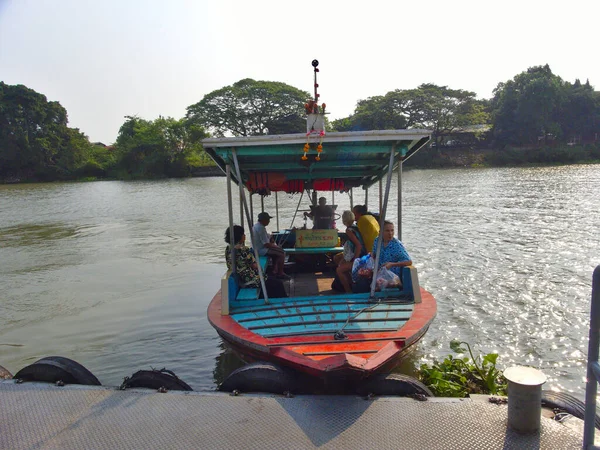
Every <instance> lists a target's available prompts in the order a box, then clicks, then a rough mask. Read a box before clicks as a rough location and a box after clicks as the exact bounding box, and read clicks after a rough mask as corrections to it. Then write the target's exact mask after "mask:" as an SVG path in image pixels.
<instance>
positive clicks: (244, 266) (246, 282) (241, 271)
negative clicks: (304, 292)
mask: <svg viewBox="0 0 600 450" xmlns="http://www.w3.org/2000/svg"><path fill="white" fill-rule="evenodd" d="M233 239H234V240H235V245H234V248H235V271H236V273H237V274H238V277H239V280H240V284H241V286H240V288H246V287H256V288H261V292H260V298H263V297H264V296H263V293H262V287H261V284H260V277H259V275H258V264H257V263H256V258H254V255H253V254H252V251H250V249H249V248H248V247H246V235H245V234H244V227H241V226H239V225H234V226H233ZM230 240H231V234H230V230H229V227H228V228H227V229H226V230H225V242H227V244H228V245H227V249H226V250H225V260H226V261H227V269H229V270H231V247H230V245H229V244H230ZM264 277H265V286H266V288H267V295H268V296H269V297H270V298H283V297H287V296H288V295H287V292H286V291H285V287H284V286H283V282H282V281H281V280H278V279H277V278H275V277H268V276H267V275H266V274H265V275H264Z"/></svg>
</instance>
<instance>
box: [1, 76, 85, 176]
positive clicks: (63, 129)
mask: <svg viewBox="0 0 600 450" xmlns="http://www.w3.org/2000/svg"><path fill="white" fill-rule="evenodd" d="M89 146H90V143H89V141H88V139H87V137H85V136H84V135H83V134H82V133H81V132H79V130H77V129H75V128H69V127H68V126H67V111H66V110H65V109H64V108H63V107H62V106H61V105H60V103H58V102H49V101H48V100H47V99H46V97H45V96H44V95H42V94H39V93H37V92H35V91H34V90H32V89H29V88H27V87H25V86H23V85H16V86H10V85H7V84H5V83H3V82H0V178H18V179H37V180H53V179H66V178H72V177H73V176H74V174H75V173H76V172H77V170H78V169H79V167H80V166H81V165H82V164H84V162H85V154H86V152H87V151H88V149H89Z"/></svg>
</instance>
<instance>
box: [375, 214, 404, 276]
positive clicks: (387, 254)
mask: <svg viewBox="0 0 600 450" xmlns="http://www.w3.org/2000/svg"><path fill="white" fill-rule="evenodd" d="M378 241H379V236H378V237H377V238H376V239H375V242H374V243H373V254H372V255H373V258H375V256H376V252H377V242H378ZM410 265H412V261H411V259H410V256H408V252H407V251H406V249H405V248H404V245H403V244H402V242H400V241H399V240H398V239H397V238H395V237H394V224H393V223H392V222H390V221H389V220H386V221H385V222H384V223H383V242H382V245H381V256H380V257H379V267H385V268H386V269H389V270H391V271H392V272H394V273H395V274H396V275H398V277H399V278H400V279H402V267H404V266H410Z"/></svg>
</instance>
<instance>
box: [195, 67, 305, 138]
mask: <svg viewBox="0 0 600 450" xmlns="http://www.w3.org/2000/svg"><path fill="white" fill-rule="evenodd" d="M309 97H310V94H309V93H308V92H304V91H301V90H299V89H296V88H295V87H292V86H289V85H287V84H285V83H280V82H275V81H255V80H252V79H250V78H246V79H243V80H240V81H238V82H237V83H234V84H233V85H231V86H225V87H223V88H221V89H218V90H216V91H213V92H211V93H210V94H207V95H205V96H204V98H203V99H202V100H200V101H199V102H198V103H195V104H193V105H191V106H189V107H188V108H187V115H186V118H187V119H188V121H190V122H192V123H195V124H198V125H201V126H203V127H204V128H205V129H208V130H210V131H211V132H212V133H213V134H214V135H216V136H224V135H226V134H233V135H234V136H253V135H261V134H267V133H269V134H275V133H299V132H303V131H304V129H305V126H306V122H305V120H304V119H303V105H304V102H305V101H306V99H307V98H309Z"/></svg>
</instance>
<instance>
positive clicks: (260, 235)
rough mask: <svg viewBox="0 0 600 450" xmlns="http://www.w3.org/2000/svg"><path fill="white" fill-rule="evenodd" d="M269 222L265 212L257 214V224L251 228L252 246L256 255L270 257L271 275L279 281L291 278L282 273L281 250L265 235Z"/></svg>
mask: <svg viewBox="0 0 600 450" xmlns="http://www.w3.org/2000/svg"><path fill="white" fill-rule="evenodd" d="M270 222H271V216H270V215H269V214H268V213H266V212H264V211H263V212H261V213H260V214H258V222H256V223H255V224H254V226H253V227H252V235H253V236H254V245H256V248H257V249H258V254H259V255H261V256H265V255H266V256H270V257H271V258H272V260H273V275H275V276H276V277H277V278H281V279H284V280H286V279H289V278H291V277H290V276H289V275H286V274H285V273H284V272H283V264H284V262H285V253H284V252H283V249H282V248H281V247H280V246H279V245H277V244H276V243H275V242H273V240H272V239H271V238H270V236H269V234H268V233H267V226H268V225H269V223H270Z"/></svg>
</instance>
